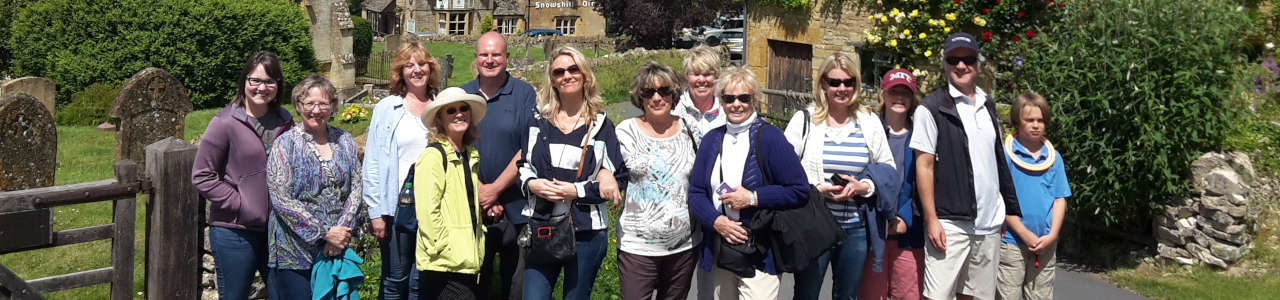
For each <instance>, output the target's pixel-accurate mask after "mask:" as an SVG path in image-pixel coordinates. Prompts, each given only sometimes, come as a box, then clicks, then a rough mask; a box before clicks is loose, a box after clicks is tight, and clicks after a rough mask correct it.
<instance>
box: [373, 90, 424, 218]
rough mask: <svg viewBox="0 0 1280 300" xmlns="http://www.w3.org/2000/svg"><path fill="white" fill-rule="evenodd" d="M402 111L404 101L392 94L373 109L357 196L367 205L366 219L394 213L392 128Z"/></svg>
mask: <svg viewBox="0 0 1280 300" xmlns="http://www.w3.org/2000/svg"><path fill="white" fill-rule="evenodd" d="M405 112H406V110H405V108H404V98H401V97H400V96H396V95H389V96H387V97H384V98H382V100H381V101H378V104H377V105H375V106H374V107H373V119H372V120H370V121H369V137H368V140H366V141H365V144H364V163H363V170H362V171H364V172H363V173H364V177H363V179H364V183H363V185H364V186H363V192H364V195H362V196H361V197H363V198H364V203H365V204H368V205H369V218H370V219H374V218H380V217H382V216H394V215H395V214H396V202H397V197H399V195H400V182H398V181H400V177H399V174H400V172H399V168H400V165H399V155H400V149H399V147H398V146H397V144H396V136H395V135H396V125H397V123H398V122H400V118H402V117H404V114H405ZM423 138H424V139H425V138H426V137H423Z"/></svg>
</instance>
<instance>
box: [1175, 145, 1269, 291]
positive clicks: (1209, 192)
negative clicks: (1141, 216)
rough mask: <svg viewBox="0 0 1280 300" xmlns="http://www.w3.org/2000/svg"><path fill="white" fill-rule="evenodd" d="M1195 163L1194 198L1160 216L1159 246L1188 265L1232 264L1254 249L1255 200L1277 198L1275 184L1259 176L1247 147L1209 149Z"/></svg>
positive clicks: (1179, 202) (1193, 167)
mask: <svg viewBox="0 0 1280 300" xmlns="http://www.w3.org/2000/svg"><path fill="white" fill-rule="evenodd" d="M1191 168H1192V181H1193V185H1194V189H1193V191H1192V195H1191V196H1190V198H1188V199H1183V200H1181V201H1176V202H1175V203H1170V204H1169V205H1167V206H1166V207H1165V208H1164V210H1163V211H1162V212H1161V213H1160V214H1159V215H1157V216H1156V218H1155V224H1154V226H1153V227H1154V228H1155V237H1156V242H1157V244H1156V251H1157V252H1158V253H1159V256H1160V257H1163V258H1166V259H1170V260H1173V261H1176V262H1178V263H1182V264H1186V265H1196V264H1202V263H1203V264H1208V265H1212V266H1215V267H1219V268H1227V267H1228V266H1230V265H1231V264H1232V263H1235V262H1236V261H1238V260H1239V259H1240V258H1242V257H1244V255H1245V254H1248V253H1249V250H1250V249H1252V248H1253V245H1252V243H1251V241H1252V237H1253V233H1254V232H1256V228H1254V225H1255V224H1256V223H1255V222H1254V221H1256V220H1257V217H1258V214H1259V213H1260V212H1261V210H1260V209H1259V206H1258V205H1256V204H1254V205H1251V202H1255V203H1256V200H1257V199H1261V198H1260V197H1272V196H1273V191H1271V189H1272V187H1273V186H1274V185H1271V184H1267V182H1269V180H1267V179H1259V178H1256V175H1255V172H1254V169H1253V164H1252V163H1251V162H1250V160H1249V156H1248V155H1245V154H1244V153H1241V152H1230V153H1225V154H1223V153H1206V154H1204V155H1203V156H1201V157H1200V158H1199V159H1196V161H1195V162H1194V163H1192V165H1191Z"/></svg>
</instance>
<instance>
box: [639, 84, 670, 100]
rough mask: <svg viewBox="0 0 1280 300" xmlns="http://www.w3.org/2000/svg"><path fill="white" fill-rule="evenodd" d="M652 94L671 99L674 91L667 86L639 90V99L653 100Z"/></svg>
mask: <svg viewBox="0 0 1280 300" xmlns="http://www.w3.org/2000/svg"><path fill="white" fill-rule="evenodd" d="M653 94H659V95H662V96H663V97H671V96H675V95H676V90H674V89H671V87H669V86H664V87H658V88H645V89H640V97H641V98H644V99H649V98H653Z"/></svg>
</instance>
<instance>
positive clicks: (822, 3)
mask: <svg viewBox="0 0 1280 300" xmlns="http://www.w3.org/2000/svg"><path fill="white" fill-rule="evenodd" d="M867 11H868V10H867V9H864V8H860V7H858V5H857V4H856V3H853V2H852V1H836V0H814V1H810V7H809V8H806V9H803V10H791V9H782V8H777V7H773V6H769V5H762V4H760V3H759V2H757V1H747V9H746V20H747V22H746V31H747V32H746V33H747V38H746V44H747V45H746V50H745V51H746V53H745V58H746V59H745V65H746V66H747V67H748V68H750V69H751V70H752V71H754V72H755V73H756V76H757V77H759V80H760V84H761V85H762V86H764V87H766V88H769V89H777V90H790V91H796V92H806V93H807V92H812V91H813V88H814V86H813V82H814V80H815V79H816V78H818V72H819V70H818V68H821V67H822V64H823V59H825V58H826V57H827V56H828V55H831V54H833V53H835V52H844V53H848V54H855V55H857V56H858V57H860V58H861V59H860V60H861V61H862V70H863V73H864V74H862V75H863V76H862V77H863V82H864V85H874V84H872V83H871V82H874V81H876V80H879V76H876V75H874V74H871V73H875V72H873V71H869V70H868V67H869V66H870V61H871V60H872V59H871V56H872V55H874V53H865V52H863V53H860V52H859V51H858V50H859V49H858V48H859V47H861V46H862V44H863V40H864V37H863V34H862V31H863V29H871V28H872V26H873V24H872V23H871V21H868V20H867V14H868V12H867ZM881 72H883V71H881ZM773 98H782V97H771V100H770V103H771V104H772V103H773V102H774V100H773Z"/></svg>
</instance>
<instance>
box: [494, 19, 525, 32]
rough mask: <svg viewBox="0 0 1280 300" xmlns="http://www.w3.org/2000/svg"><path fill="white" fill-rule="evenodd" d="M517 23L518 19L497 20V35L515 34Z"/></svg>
mask: <svg viewBox="0 0 1280 300" xmlns="http://www.w3.org/2000/svg"><path fill="white" fill-rule="evenodd" d="M519 21H520V18H500V19H498V33H501V34H515V33H516V24H517V23H518V22H519Z"/></svg>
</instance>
